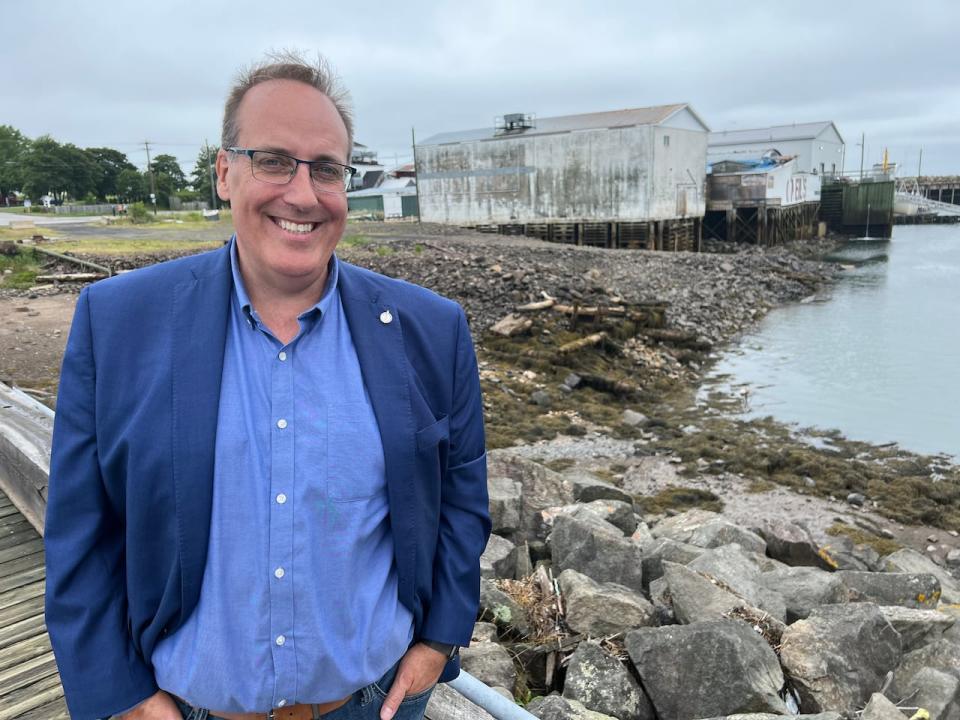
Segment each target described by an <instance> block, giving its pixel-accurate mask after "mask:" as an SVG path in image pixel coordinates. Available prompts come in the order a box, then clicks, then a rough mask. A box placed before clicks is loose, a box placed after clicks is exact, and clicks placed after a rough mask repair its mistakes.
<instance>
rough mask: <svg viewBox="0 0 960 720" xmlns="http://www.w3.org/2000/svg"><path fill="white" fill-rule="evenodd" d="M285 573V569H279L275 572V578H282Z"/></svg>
mask: <svg viewBox="0 0 960 720" xmlns="http://www.w3.org/2000/svg"><path fill="white" fill-rule="evenodd" d="M283 572H284V571H283V568H277V569H276V570H274V571H273V574H274V576H275V577H278V578H282V577H283Z"/></svg>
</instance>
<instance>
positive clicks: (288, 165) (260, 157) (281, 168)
mask: <svg viewBox="0 0 960 720" xmlns="http://www.w3.org/2000/svg"><path fill="white" fill-rule="evenodd" d="M227 150H228V151H230V152H232V153H237V154H238V155H246V156H247V157H248V158H250V170H251V171H252V172H253V177H255V178H256V179H257V180H260V181H261V182H265V183H271V184H273V185H286V184H287V183H288V182H290V181H291V180H293V176H294V175H296V174H297V168H299V167H300V166H301V165H306V166H307V169H308V170H309V171H310V180H311V181H312V182H313V187H314V188H315V189H316V190H317V192H335V193H342V192H346V191H347V190H348V189H349V188H350V178H352V177H353V176H354V175H355V174H356V172H357V169H356V168H354V167H350V166H349V165H341V164H340V163H335V162H331V161H330V160H300V159H298V158H295V157H293V156H291V155H285V154H284V153H278V152H272V151H270V150H250V149H248V148H239V147H232V148H227Z"/></svg>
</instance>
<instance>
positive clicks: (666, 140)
mask: <svg viewBox="0 0 960 720" xmlns="http://www.w3.org/2000/svg"><path fill="white" fill-rule="evenodd" d="M663 146H664V147H670V136H669V135H664V136H663Z"/></svg>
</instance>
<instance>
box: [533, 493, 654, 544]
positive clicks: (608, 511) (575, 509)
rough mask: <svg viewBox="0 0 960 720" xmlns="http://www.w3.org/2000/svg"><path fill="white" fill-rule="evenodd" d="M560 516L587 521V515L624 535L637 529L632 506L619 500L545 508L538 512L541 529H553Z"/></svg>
mask: <svg viewBox="0 0 960 720" xmlns="http://www.w3.org/2000/svg"><path fill="white" fill-rule="evenodd" d="M560 515H571V516H572V517H578V518H581V519H587V520H589V519H590V518H588V517H587V515H589V516H590V517H592V518H599V519H601V520H604V521H606V522H608V523H610V524H611V525H613V526H614V527H616V528H618V529H619V530H620V531H621V532H622V533H623V534H624V535H630V534H632V533H633V532H634V531H635V530H636V529H637V516H636V515H635V514H634V512H633V505H631V504H629V503H625V502H621V501H619V500H594V501H593V502H588V503H574V504H573V505H563V506H561V507H552V508H546V509H545V510H541V511H540V522H541V524H542V526H543V528H545V529H546V530H547V531H549V529H551V528H553V524H554V522H555V521H556V519H557V517H558V516H560ZM541 532H542V531H541ZM544 534H546V533H544Z"/></svg>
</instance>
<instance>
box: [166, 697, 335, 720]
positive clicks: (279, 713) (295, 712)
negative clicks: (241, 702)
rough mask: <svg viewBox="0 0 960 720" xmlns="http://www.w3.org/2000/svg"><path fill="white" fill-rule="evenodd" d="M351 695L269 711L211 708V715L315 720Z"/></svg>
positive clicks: (257, 719) (237, 718)
mask: <svg viewBox="0 0 960 720" xmlns="http://www.w3.org/2000/svg"><path fill="white" fill-rule="evenodd" d="M351 697H353V696H352V695H347V697H345V698H343V700H331V701H330V702H325V703H315V704H313V705H307V704H305V703H301V704H299V705H288V706H287V707H282V708H274V709H273V710H271V711H270V712H268V713H256V712H253V713H230V712H217V711H216V710H211V711H210V715H212V716H213V717H218V718H224V720H313V718H314V717H318V716H320V715H325V714H326V713H328V712H331V711H332V710H336V709H337V708H338V707H341V706H343V705H345V704H346V703H347V701H348V700H350V698H351ZM184 704H189V703H184ZM314 709H316V714H314Z"/></svg>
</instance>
